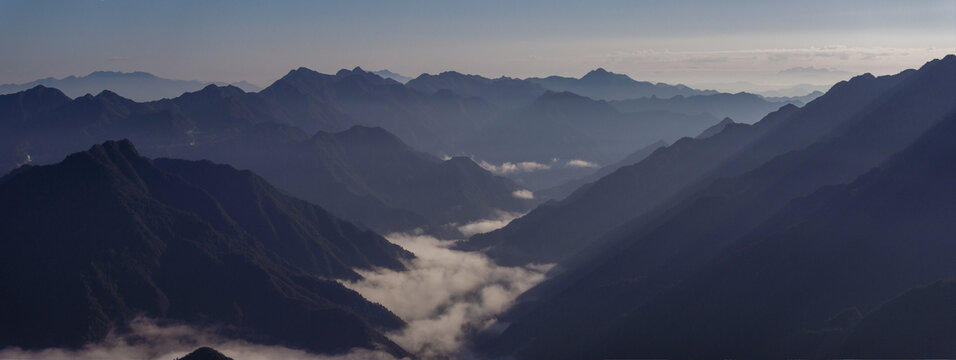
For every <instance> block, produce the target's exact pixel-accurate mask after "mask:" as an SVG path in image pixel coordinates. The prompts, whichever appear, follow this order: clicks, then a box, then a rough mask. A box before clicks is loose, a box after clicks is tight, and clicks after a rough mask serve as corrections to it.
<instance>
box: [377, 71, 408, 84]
mask: <svg viewBox="0 0 956 360" xmlns="http://www.w3.org/2000/svg"><path fill="white" fill-rule="evenodd" d="M370 72H371V73H373V74H375V75H378V76H381V77H383V78H386V79H392V80H395V81H398V82H400V83H402V84H404V83H407V82H408V81H409V80H411V79H412V78H410V77H408V76H404V75H401V74H396V73H393V72H391V71H388V69H385V70H379V71H370Z"/></svg>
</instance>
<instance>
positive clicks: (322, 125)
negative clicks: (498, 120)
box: [258, 68, 496, 154]
mask: <svg viewBox="0 0 956 360" xmlns="http://www.w3.org/2000/svg"><path fill="white" fill-rule="evenodd" d="M258 95H259V96H262V97H264V98H266V99H267V100H268V101H270V102H271V103H272V104H274V106H275V107H277V108H279V109H281V110H283V111H285V114H284V115H283V116H280V117H279V118H280V121H281V122H284V123H286V124H290V125H293V126H296V127H298V128H300V129H302V130H304V131H306V132H307V133H314V132H316V131H320V130H321V131H341V130H345V129H347V128H348V127H350V126H353V125H363V126H376V127H382V128H384V129H386V130H388V131H389V132H392V133H394V134H396V135H398V136H399V137H400V138H402V140H404V141H405V142H407V143H408V144H411V145H412V146H413V147H414V148H416V149H419V150H423V151H427V152H430V153H433V154H437V153H442V152H445V153H451V152H454V151H453V149H455V147H456V144H455V142H456V140H457V139H461V138H462V137H463V136H465V135H467V134H469V133H471V132H473V131H475V130H476V129H478V128H480V127H481V126H483V125H484V124H486V123H487V122H488V121H489V119H491V118H493V116H494V114H495V113H496V109H495V108H494V106H492V105H490V104H488V103H487V102H485V101H483V100H481V99H477V98H462V97H461V96H459V95H456V94H453V93H438V94H425V93H422V92H419V91H416V90H414V89H411V88H408V87H405V86H403V85H402V84H400V83H398V82H397V81H394V80H391V79H384V78H381V77H379V76H378V75H375V74H372V73H369V72H366V71H364V70H362V69H361V68H355V69H353V70H341V71H339V72H338V73H336V74H335V75H326V74H321V73H318V72H315V71H312V70H309V69H306V68H299V69H296V70H293V71H290V72H289V73H288V74H287V75H286V76H284V77H282V78H281V79H279V80H277V81H276V82H275V83H273V84H272V85H270V86H269V87H267V88H265V89H264V90H262V91H261V92H259V94H258Z"/></svg>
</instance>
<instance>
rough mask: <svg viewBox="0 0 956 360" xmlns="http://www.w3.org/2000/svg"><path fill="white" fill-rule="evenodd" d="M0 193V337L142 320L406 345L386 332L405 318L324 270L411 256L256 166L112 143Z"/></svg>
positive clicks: (306, 342)
mask: <svg viewBox="0 0 956 360" xmlns="http://www.w3.org/2000/svg"><path fill="white" fill-rule="evenodd" d="M0 199H2V201H0V204H2V205H0V213H2V216H0V222H2V224H0V238H3V239H4V241H3V242H2V244H0V246H2V247H3V249H2V251H0V253H2V255H0V257H2V265H0V267H2V271H0V274H2V275H0V276H2V277H3V281H4V283H6V284H9V285H10V286H11V287H14V288H16V289H18V291H11V292H5V293H4V294H3V295H2V303H3V304H4V306H3V307H2V309H0V318H2V322H3V323H4V324H5V325H6V326H4V327H3V328H2V330H0V339H2V340H0V343H2V346H11V345H13V346H20V347H24V348H44V347H61V346H68V347H75V346H80V345H83V344H84V343H87V342H96V341H98V340H102V339H103V338H104V337H105V336H106V335H107V333H108V332H109V331H111V330H113V329H118V331H120V332H122V331H123V329H124V326H125V325H126V324H127V323H128V322H129V321H130V320H131V319H133V318H134V317H138V316H143V315H145V316H147V317H150V318H156V319H164V320H166V319H168V320H174V321H180V322H185V323H186V324H190V325H202V326H214V327H217V328H219V329H221V330H220V331H221V332H223V333H226V334H228V335H229V336H235V337H239V338H243V339H248V340H254V341H260V342H266V343H277V344H282V345H285V346H291V347H295V348H301V349H307V350H309V351H314V352H323V353H338V352H344V351H347V350H348V349H350V348H353V347H363V348H368V349H379V348H381V349H383V350H385V351H388V352H390V353H392V354H395V355H404V354H405V353H404V351H403V350H402V349H401V348H400V347H398V346H397V345H395V344H393V343H391V342H390V341H389V340H388V339H387V338H385V337H384V336H383V335H382V333H381V332H380V331H384V330H388V329H396V328H399V327H401V326H403V322H402V320H400V319H399V318H397V317H395V316H394V315H393V314H391V313H390V312H389V311H388V310H386V309H385V308H384V307H382V306H380V305H377V304H373V303H370V302H368V301H366V300H365V299H364V298H362V297H361V296H360V295H358V294H357V293H355V292H353V291H351V290H348V289H346V288H345V287H343V286H342V285H340V284H339V283H337V282H335V281H332V280H327V279H329V278H340V279H356V278H358V274H356V273H355V272H354V271H353V270H352V269H353V268H365V269H371V268H379V267H384V268H391V269H397V270H400V269H403V268H404V265H403V262H402V261H403V260H406V259H410V258H411V257H412V255H411V254H410V253H408V252H406V251H404V250H403V249H401V248H400V247H398V246H396V245H393V244H391V243H389V242H388V241H387V240H385V239H384V238H382V237H381V236H378V235H376V234H375V233H373V232H371V231H369V230H365V229H362V228H359V227H357V226H355V225H352V224H350V223H347V222H345V221H342V220H340V219H338V218H336V217H334V216H332V215H330V214H329V213H328V212H326V211H325V210H323V209H322V208H319V207H317V206H315V205H312V204H309V203H307V202H305V201H302V200H298V199H294V198H291V197H289V196H287V195H284V194H283V193H281V192H280V191H278V190H276V189H275V188H273V187H272V186H270V185H268V184H267V183H266V182H265V181H264V180H263V179H261V178H259V177H258V176H256V175H254V174H252V173H250V172H248V171H238V170H235V169H233V168H231V167H229V166H225V165H216V164H212V163H209V162H189V161H182V160H167V159H157V160H155V161H154V160H150V159H147V158H144V157H142V156H140V155H139V154H138V153H137V151H136V149H135V148H134V147H133V145H132V144H131V143H130V142H128V141H121V142H106V143H104V144H102V145H96V146H94V147H92V148H91V149H90V150H88V151H85V152H80V153H76V154H73V155H70V156H69V157H67V158H66V159H65V160H63V161H62V162H60V163H58V164H54V165H48V166H35V167H34V166H30V167H25V168H21V169H19V170H18V171H17V172H15V173H14V174H11V175H9V176H7V177H5V178H4V180H3V181H2V183H0ZM266 309H268V311H266Z"/></svg>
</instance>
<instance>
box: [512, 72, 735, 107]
mask: <svg viewBox="0 0 956 360" xmlns="http://www.w3.org/2000/svg"><path fill="white" fill-rule="evenodd" d="M526 80H528V81H531V82H533V83H536V84H539V85H541V86H543V87H544V88H545V89H548V90H551V91H558V92H560V91H570V92H573V93H575V94H579V95H583V96H587V97H589V98H593V99H599V100H625V99H638V98H643V97H651V96H656V97H659V98H670V97H673V96H677V95H683V96H691V95H710V94H716V93H717V92H716V91H713V90H696V89H692V88H689V87H687V86H684V85H668V84H664V83H656V84H655V83H651V82H646V81H637V80H634V79H631V78H630V77H628V76H627V75H624V74H615V73H612V72H609V71H607V70H604V69H603V68H598V69H595V70H592V71H590V72H588V73H587V74H585V75H584V76H583V77H581V78H580V79H576V78H570V77H561V76H549V77H546V78H528V79H526Z"/></svg>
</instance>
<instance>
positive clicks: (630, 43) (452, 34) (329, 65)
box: [0, 0, 956, 87]
mask: <svg viewBox="0 0 956 360" xmlns="http://www.w3.org/2000/svg"><path fill="white" fill-rule="evenodd" d="M0 44H2V48H3V49H4V54H3V55H2V56H0V83H10V82H25V81H29V80H33V79H36V78H40V77H47V76H53V77H63V76H67V75H85V74H87V73H89V72H92V71H95V70H118V71H134V70H141V71H148V72H152V73H154V74H157V75H160V76H164V77H169V78H178V79H198V80H207V81H239V80H248V81H251V82H254V83H258V84H262V85H267V84H268V83H270V82H271V81H272V80H274V79H276V78H278V77H280V76H282V75H283V74H285V73H286V72H287V71H288V70H289V69H292V68H295V67H299V66H305V67H309V68H313V69H316V70H319V71H323V72H334V71H336V70H337V69H340V68H351V67H354V66H356V65H358V66H362V67H363V68H366V69H382V68H388V69H390V70H392V71H395V72H398V73H402V74H405V75H411V76H414V75H417V74H420V73H422V72H429V73H435V72H440V71H444V70H458V71H461V72H466V73H475V74H481V75H485V76H490V77H497V76H501V75H506V76H517V77H526V76H540V75H549V74H558V75H572V76H580V75H582V74H583V73H585V72H587V71H588V70H590V69H593V68H596V67H604V68H606V69H608V70H610V71H615V72H621V73H626V74H629V75H631V76H632V77H635V78H641V79H647V80H654V81H667V82H682V83H687V84H691V85H714V86H718V85H719V84H725V85H726V84H731V83H738V82H749V83H754V84H760V85H766V86H783V85H787V84H795V83H800V82H805V83H828V82H832V81H834V80H838V79H841V78H845V77H847V76H849V75H852V74H858V73H863V72H873V73H877V74H882V73H893V72H897V71H899V70H902V69H905V68H910V67H916V66H919V65H920V64H922V63H924V62H926V61H928V60H931V59H932V58H934V57H940V56H942V55H944V54H947V53H953V52H956V1H788V2H767V1H729V2H725V1H681V2H678V1H593V2H585V1H521V2H517V1H482V2H477V1H470V2H464V1H461V2H460V1H380V2H372V1H251V0H233V1H178V0H164V1H138V0H125V1H116V0H73V1H52V0H50V1H48V0H0ZM788 69H790V70H788ZM785 70H787V71H785ZM781 71H783V72H781ZM721 86H722V85H721ZM727 86H729V85H727ZM712 87H713V86H712Z"/></svg>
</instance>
